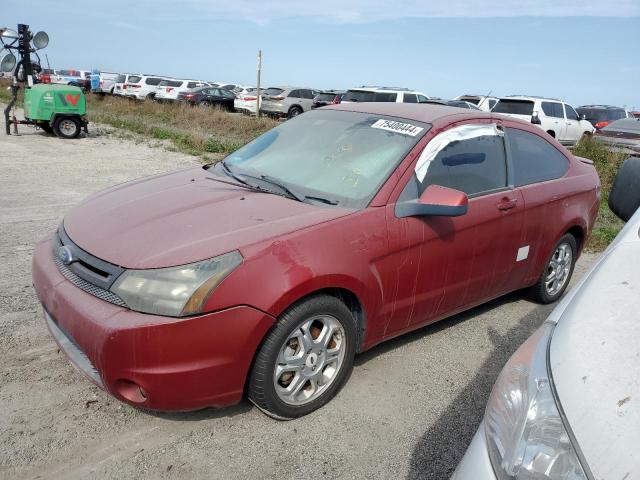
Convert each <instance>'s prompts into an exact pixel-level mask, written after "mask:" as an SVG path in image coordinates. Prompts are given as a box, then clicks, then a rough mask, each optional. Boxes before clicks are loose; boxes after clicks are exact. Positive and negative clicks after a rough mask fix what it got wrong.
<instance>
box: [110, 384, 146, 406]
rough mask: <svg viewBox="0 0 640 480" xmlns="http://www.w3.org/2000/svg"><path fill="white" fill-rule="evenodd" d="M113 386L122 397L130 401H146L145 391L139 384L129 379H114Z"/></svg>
mask: <svg viewBox="0 0 640 480" xmlns="http://www.w3.org/2000/svg"><path fill="white" fill-rule="evenodd" d="M115 388H116V391H117V392H118V393H119V394H120V395H121V396H122V397H124V398H125V399H126V400H128V401H130V402H131V403H144V402H146V401H147V393H146V392H145V391H144V390H143V389H142V387H141V386H140V385H138V384H137V383H135V382H132V381H131V380H125V379H120V380H116V383H115Z"/></svg>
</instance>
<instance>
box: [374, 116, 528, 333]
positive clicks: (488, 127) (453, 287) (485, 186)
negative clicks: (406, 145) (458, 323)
mask: <svg viewBox="0 0 640 480" xmlns="http://www.w3.org/2000/svg"><path fill="white" fill-rule="evenodd" d="M428 185H441V186H444V187H449V188H454V189H457V190H461V191H463V192H465V193H467V194H468V195H469V208H468V212H467V213H466V214H465V215H463V216H460V217H408V218H398V217H397V216H396V215H395V204H393V205H388V206H387V223H388V227H389V247H390V252H391V254H390V256H389V257H388V258H387V260H386V261H387V262H388V263H390V264H393V265H395V275H394V276H391V278H390V279H389V280H388V282H389V284H388V285H386V286H385V287H386V288H385V291H387V292H389V295H388V298H387V302H386V308H387V309H388V311H387V312H386V313H387V315H386V319H387V320H386V321H387V324H386V328H385V330H386V335H387V336H393V335H395V334H398V333H402V332H403V331H406V330H410V329H413V328H417V327H418V326H420V325H424V324H427V323H430V322H432V321H434V320H438V319H440V318H444V317H446V316H449V315H451V314H454V313H456V312H458V311H461V310H464V309H466V308H468V307H470V306H473V305H476V304H478V303H482V302H483V301H485V300H488V299H490V298H493V297H495V296H498V295H500V294H502V293H505V292H506V291H507V290H508V289H509V285H508V278H509V274H510V273H511V271H512V269H513V267H514V264H515V263H516V256H517V250H518V248H519V245H520V236H521V233H522V225H523V215H522V214H523V211H524V203H523V200H522V195H521V193H520V192H519V191H518V190H517V189H514V188H512V187H510V186H509V182H508V175H507V162H506V153H505V145H504V138H503V133H502V130H500V129H499V128H498V126H497V125H495V124H491V123H480V122H476V123H473V124H469V123H467V124H464V125H458V126H455V127H453V128H451V129H449V130H446V131H444V132H442V133H440V134H438V135H436V136H435V137H434V138H433V139H431V141H430V142H429V143H428V144H427V146H426V147H425V149H424V150H423V152H422V154H421V155H420V157H419V159H418V161H417V163H416V165H415V169H414V172H413V174H412V175H411V178H410V179H409V181H408V182H407V183H406V185H405V187H404V189H403V190H402V193H401V194H400V197H399V199H398V202H402V201H407V200H414V199H416V198H418V197H419V196H420V195H421V193H422V192H423V191H424V190H425V189H426V187H427V186H428Z"/></svg>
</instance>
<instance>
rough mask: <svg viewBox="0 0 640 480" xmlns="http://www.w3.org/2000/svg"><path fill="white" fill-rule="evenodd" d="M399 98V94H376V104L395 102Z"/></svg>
mask: <svg viewBox="0 0 640 480" xmlns="http://www.w3.org/2000/svg"><path fill="white" fill-rule="evenodd" d="M397 98H398V94H397V93H392V92H376V99H375V101H376V102H395V101H396V99H397Z"/></svg>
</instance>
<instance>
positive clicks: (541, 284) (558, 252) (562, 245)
mask: <svg viewBox="0 0 640 480" xmlns="http://www.w3.org/2000/svg"><path fill="white" fill-rule="evenodd" d="M577 256H578V245H577V242H576V239H575V238H574V236H573V235H571V234H569V233H567V234H566V235H564V236H563V237H562V238H561V239H560V241H559V242H558V244H557V245H556V247H555V248H554V250H553V253H552V254H551V258H549V260H547V263H546V265H545V268H544V271H543V272H542V275H540V278H539V279H538V282H537V283H536V284H535V285H534V286H533V287H531V290H530V293H531V297H532V299H533V300H535V301H537V302H540V303H552V302H555V301H556V300H558V299H559V298H560V297H561V296H562V294H563V293H564V291H565V290H566V289H567V286H568V285H569V280H571V275H572V274H573V269H574V267H575V264H576V260H577Z"/></svg>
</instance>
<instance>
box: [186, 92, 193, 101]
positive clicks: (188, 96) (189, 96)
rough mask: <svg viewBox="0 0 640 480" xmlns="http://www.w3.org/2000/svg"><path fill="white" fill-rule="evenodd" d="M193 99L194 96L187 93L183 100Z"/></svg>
mask: <svg viewBox="0 0 640 480" xmlns="http://www.w3.org/2000/svg"><path fill="white" fill-rule="evenodd" d="M193 97H195V95H194V94H193V93H187V94H186V95H185V96H184V98H186V99H188V100H191V99H192V98H193Z"/></svg>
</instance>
